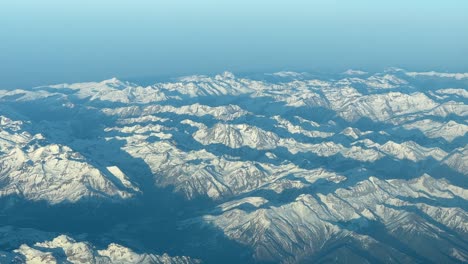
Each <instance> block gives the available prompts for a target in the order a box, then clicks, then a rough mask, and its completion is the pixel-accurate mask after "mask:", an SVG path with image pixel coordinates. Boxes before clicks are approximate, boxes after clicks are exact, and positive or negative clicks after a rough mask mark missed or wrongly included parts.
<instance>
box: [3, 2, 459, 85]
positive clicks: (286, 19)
mask: <svg viewBox="0 0 468 264" xmlns="http://www.w3.org/2000/svg"><path fill="white" fill-rule="evenodd" d="M389 66H397V67H403V68H408V69H411V70H432V69H434V70H439V71H456V72H465V71H468V1H466V0H443V1H441V0H440V1H432V0H425V1H422V0H412V1H411V0H392V1H390V0H388V1H386V0H379V1H377V0H357V1H351V0H335V1H333V0H320V1H314V0H288V1H276V0H269V1H267V0H257V1H254V0H236V1H224V0H217V1H215V0H199V1H196V0H190V1H178V0H167V1H166V0H151V1H150V0H133V1H130V0H126V1H123V0H92V1H91V0H67V1H65V0H41V1H37V0H4V1H0V88H18V87H31V86H37V85H41V84H51V83H61V82H77V81H88V80H102V79H107V78H110V77H113V76H116V77H119V78H137V77H147V76H156V77H157V76H168V75H169V76H180V75H186V74H195V73H201V74H203V73H218V72H222V71H224V70H229V71H233V72H243V73H245V72H273V71H279V70H296V71H316V70H318V71H342V70H345V69H347V68H355V69H364V70H370V71H374V70H376V71H378V70H381V69H383V68H385V67H389Z"/></svg>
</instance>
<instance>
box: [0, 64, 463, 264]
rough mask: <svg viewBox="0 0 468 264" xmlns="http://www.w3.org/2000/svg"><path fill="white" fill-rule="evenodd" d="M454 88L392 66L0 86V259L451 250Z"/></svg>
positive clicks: (457, 79) (421, 254) (417, 259)
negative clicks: (321, 72)
mask: <svg viewBox="0 0 468 264" xmlns="http://www.w3.org/2000/svg"><path fill="white" fill-rule="evenodd" d="M257 77H258V75H257ZM467 88H468V83H467V82H466V78H465V74H463V73H460V74H452V73H436V72H423V73H416V72H408V71H405V70H402V69H395V68H392V69H388V70H386V71H385V72H383V73H367V72H363V71H358V70H349V71H346V72H344V73H342V74H337V75H333V76H327V77H321V76H320V75H316V74H309V73H295V72H287V71H285V72H279V73H273V74H265V76H264V78H250V77H248V76H243V77H239V76H235V75H234V74H232V73H229V72H225V73H222V74H219V75H215V76H201V75H194V76H188V77H183V78H179V79H176V80H174V81H171V82H163V83H156V84H153V85H150V86H146V87H143V86H140V85H138V84H134V83H130V82H126V81H121V80H118V79H116V78H113V79H110V80H105V81H101V82H87V83H75V84H59V85H49V86H41V87H35V88H32V89H28V90H0V204H2V205H4V206H3V207H2V208H1V209H0V221H1V222H0V234H2V231H1V230H2V228H3V229H5V230H10V229H11V228H13V229H14V228H19V227H21V228H23V229H21V230H23V231H21V232H20V231H15V232H10V231H11V230H10V231H8V232H7V231H5V232H3V233H5V234H6V233H8V234H13V233H14V234H15V235H14V236H13V235H9V236H12V237H11V238H10V240H9V241H13V242H8V243H6V244H5V245H8V246H3V245H0V251H1V252H2V253H0V262H2V261H4V260H5V261H6V260H11V261H17V262H19V263H22V262H25V261H36V262H39V263H41V262H52V261H55V262H58V263H61V262H65V263H68V262H70V263H80V261H81V262H91V263H142V262H146V263H193V262H195V263H196V262H197V261H198V259H200V260H201V261H202V262H207V263H220V262H223V263H225V262H231V263H240V262H242V263H249V262H274V263H278V262H279V263H310V262H313V263H328V262H334V263H336V262H339V263H380V262H382V263H463V262H468V242H467V241H468V233H467V232H468V226H467V223H468V215H467V208H468V203H467V200H468V193H467V192H468V191H467V187H468V184H467V176H468V160H467V157H468V153H467V144H468V135H467V131H468V120H467V115H468V105H467V96H466V95H467V92H466V91H467ZM24 205H27V206H24ZM34 209H36V210H34ZM38 211H44V212H45V213H38ZM48 212H50V214H54V215H55V214H58V215H61V217H50V216H45V215H46V214H47V213H48ZM61 212H62V213H61ZM4 216H6V218H5V219H2V217H4ZM11 225H18V227H8V226H11ZM2 226H3V227H2ZM33 229H34V230H35V231H34V233H35V234H37V235H32V236H29V235H27V234H26V233H27V232H26V231H24V230H33ZM14 230H18V229H14ZM38 230H42V231H38ZM31 232H33V231H31ZM60 234H67V235H66V236H65V235H60ZM5 236H7V235H4V236H3V237H5ZM72 237H74V238H72ZM7 238H8V237H7ZM0 239H3V238H2V237H0ZM1 241H2V240H0V242H1ZM77 241H89V242H77ZM118 244H119V245H118ZM120 244H123V245H125V247H123V246H120ZM94 245H95V246H94ZM96 248H99V250H98V249H96ZM145 252H157V253H145ZM159 253H161V254H159ZM164 253H167V254H169V255H171V256H189V257H169V256H168V255H164ZM2 258H3V259H2ZM5 261H4V262H5Z"/></svg>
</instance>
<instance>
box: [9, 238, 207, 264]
mask: <svg viewBox="0 0 468 264" xmlns="http://www.w3.org/2000/svg"><path fill="white" fill-rule="evenodd" d="M29 232H34V230H29ZM0 262H2V263H92V264H97V263H105V264H117V263H118V264H124V263H144V264H191V263H200V260H197V259H191V258H189V257H185V256H180V257H179V256H177V257H171V256H169V255H168V254H163V255H156V254H151V253H141V254H139V253H136V252H134V251H133V250H131V249H129V248H127V247H124V246H122V245H119V244H115V243H111V244H109V245H108V246H107V247H106V248H104V249H97V248H96V247H95V246H93V245H92V244H90V243H89V242H86V241H76V240H75V239H73V238H71V237H69V236H67V235H59V236H57V237H55V238H53V239H52V240H48V241H42V242H36V243H34V244H32V245H28V244H22V245H20V246H19V247H18V248H17V249H14V250H12V251H9V252H5V251H0Z"/></svg>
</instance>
